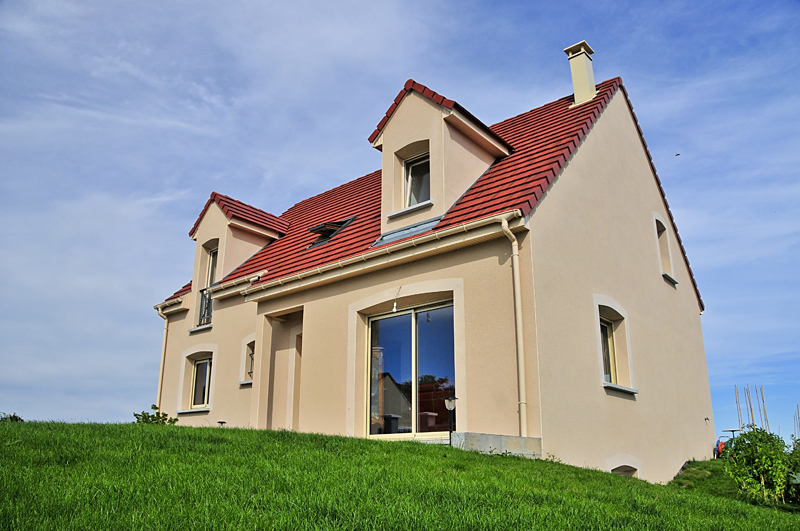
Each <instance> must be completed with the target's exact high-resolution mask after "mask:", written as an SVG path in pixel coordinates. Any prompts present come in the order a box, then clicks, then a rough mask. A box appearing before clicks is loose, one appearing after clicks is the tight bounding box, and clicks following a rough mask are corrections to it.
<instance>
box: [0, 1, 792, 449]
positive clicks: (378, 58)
mask: <svg viewBox="0 0 800 531" xmlns="http://www.w3.org/2000/svg"><path fill="white" fill-rule="evenodd" d="M798 37H800V4H798V3H797V2H752V3H750V2H727V3H717V2H713V3H712V2H708V3H706V2H672V3H669V4H666V5H665V4H662V3H656V2H642V1H637V2H630V3H624V2H613V3H612V2H603V1H593V2H557V3H552V4H551V5H549V6H548V5H545V4H543V3H527V2H526V3H522V2H520V3H513V2H508V3H504V2H492V3H489V2H464V1H460V2H416V1H408V0H407V1H403V2H392V1H383V2H347V1H340V2H335V3H330V2H318V3H317V2H303V1H295V2H291V3H290V2H275V3H273V4H270V3H268V2H228V3H225V4H224V5H223V4H221V3H218V2H185V1H173V2H156V1H152V2H144V1H143V2H124V3H123V2H99V1H98V2H91V1H86V2H73V1H69V0H63V1H40V2H9V1H0V72H2V75H1V76H0V227H2V230H0V248H2V249H3V250H4V253H3V256H4V259H3V260H0V290H2V293H3V296H2V300H3V304H2V305H0V366H1V367H2V370H0V411H7V412H12V411H16V412H17V413H19V414H20V415H22V416H23V417H25V418H30V419H64V420H73V421H87V420H92V421H113V422H115V421H129V420H132V415H131V413H132V412H133V411H141V410H142V409H145V408H147V407H148V406H149V405H150V404H151V403H152V402H153V401H154V400H155V393H156V384H157V379H158V364H159V355H160V345H161V331H162V321H161V319H160V318H159V317H158V316H157V315H156V313H155V311H153V310H152V305H153V304H155V303H157V302H159V301H161V300H163V299H164V298H165V297H166V296H168V295H169V294H171V293H172V292H173V291H175V289H177V288H178V287H180V286H181V285H183V284H184V283H185V282H186V281H187V280H188V279H189V276H190V271H191V267H192V257H193V253H194V246H193V243H192V242H191V241H190V240H189V238H188V236H187V231H188V230H189V228H190V227H191V225H192V223H193V222H194V219H195V217H196V216H197V214H198V212H199V210H200V209H201V208H202V205H203V204H204V202H205V200H206V199H207V198H208V195H209V194H210V192H211V191H212V190H216V191H219V192H221V193H224V194H228V195H231V196H233V197H237V198H240V199H243V200H245V201H247V202H250V203H252V204H254V205H257V206H260V207H262V208H264V209H266V210H268V211H271V212H274V213H280V212H282V211H283V210H284V209H286V208H287V207H289V206H291V205H292V204H293V203H295V202H296V201H298V200H300V199H303V198H305V197H308V196H310V195H313V194H315V193H318V192H320V191H323V190H325V189H327V188H330V187H332V186H335V185H337V184H340V183H342V182H345V181H348V180H351V179H353V178H355V177H358V176H361V175H363V174H365V173H368V172H370V171H372V170H374V169H376V168H378V167H379V166H380V155H379V153H378V152H377V151H375V150H373V149H372V148H371V147H370V145H369V143H368V142H367V137H368V136H369V134H370V133H371V132H372V130H373V128H374V127H375V124H376V123H377V122H378V120H379V119H380V118H381V116H382V115H383V113H384V111H385V110H386V108H387V107H388V105H389V104H390V103H391V100H392V99H393V98H394V96H395V95H396V94H397V91H398V90H399V89H400V88H401V87H402V85H403V83H404V82H405V80H406V79H408V78H410V77H413V78H415V79H416V80H418V81H420V82H422V83H424V84H426V85H428V86H430V87H431V88H433V89H434V90H436V91H437V92H440V93H442V94H445V95H446V96H447V97H449V98H452V99H455V100H457V101H458V102H459V103H461V104H462V105H464V106H465V107H467V108H468V109H469V110H470V111H471V112H472V113H473V114H475V115H476V116H478V117H479V118H481V119H482V120H483V121H484V122H486V123H494V122H497V121H499V120H502V119H505V118H508V117H510V116H513V115H516V114H519V113H521V112H524V111H527V110H529V109H531V108H534V107H537V106H539V105H541V104H544V103H546V102H548V101H551V100H553V99H556V98H559V97H561V96H565V95H568V94H570V93H571V92H572V88H571V80H570V75H569V67H568V63H567V59H566V56H565V55H564V53H563V52H562V49H563V48H565V47H566V46H568V45H571V44H573V43H575V42H577V41H580V40H582V39H586V40H587V41H588V42H589V43H590V44H591V45H592V46H593V47H594V49H595V50H596V54H595V56H594V59H595V60H594V68H595V74H596V77H597V79H598V80H603V79H608V78H611V77H615V76H622V78H623V80H624V83H625V85H626V87H627V89H628V91H629V93H630V96H631V99H632V101H633V104H634V107H635V109H636V112H637V115H638V117H639V121H640V123H641V126H642V128H643V130H644V133H645V136H646V138H647V141H648V144H649V146H650V150H651V152H652V154H653V157H654V161H655V164H656V167H657V168H658V171H659V175H660V177H661V178H662V180H663V182H664V186H665V188H666V192H667V197H668V199H669V201H670V204H671V206H672V210H673V213H674V215H675V217H676V220H677V223H678V227H679V229H680V232H681V235H682V237H683V240H684V242H685V245H686V248H687V251H688V254H689V259H690V260H691V263H692V266H693V268H694V271H695V275H696V277H697V281H698V283H699V286H700V290H701V292H702V294H703V297H704V299H705V302H706V307H707V310H706V313H705V315H704V316H703V327H704V332H705V341H706V353H707V359H708V368H709V374H710V379H711V389H712V399H713V401H714V414H715V420H716V427H717V430H718V431H719V430H722V429H725V428H731V427H735V425H736V423H737V422H736V413H735V407H734V402H733V385H734V384H739V385H740V386H741V385H744V384H747V383H749V384H751V385H752V384H760V385H764V389H765V393H766V395H767V406H768V410H769V415H770V424H771V425H772V427H773V429H775V430H777V426H778V425H780V426H781V433H782V435H787V434H788V433H789V432H790V431H791V423H792V414H791V412H792V410H793V409H794V406H795V404H797V403H798V402H800V379H799V378H798V375H800V326H798V322H800V304H799V302H800V277H799V276H798V275H797V263H798V261H800V179H798V177H799V174H800V170H798V168H800V149H798V148H799V147H800V133H798V127H797V123H798V122H800V90H798V86H800V60H798V58H797V55H798V52H797V49H798V41H799V40H800V39H798ZM676 153H680V157H676V156H675V154H676Z"/></svg>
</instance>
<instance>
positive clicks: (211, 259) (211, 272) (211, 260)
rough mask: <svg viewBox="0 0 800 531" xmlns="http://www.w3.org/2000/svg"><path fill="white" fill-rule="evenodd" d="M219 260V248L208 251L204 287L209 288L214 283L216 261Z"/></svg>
mask: <svg viewBox="0 0 800 531" xmlns="http://www.w3.org/2000/svg"><path fill="white" fill-rule="evenodd" d="M218 259H219V247H215V248H213V249H209V250H208V268H207V271H206V285H205V287H209V286H211V284H213V283H214V277H216V276H217V265H218V264H217V261H218Z"/></svg>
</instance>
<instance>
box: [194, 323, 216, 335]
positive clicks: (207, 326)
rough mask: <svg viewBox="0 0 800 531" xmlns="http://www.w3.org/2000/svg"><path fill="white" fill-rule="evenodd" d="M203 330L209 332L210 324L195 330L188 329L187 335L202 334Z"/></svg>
mask: <svg viewBox="0 0 800 531" xmlns="http://www.w3.org/2000/svg"><path fill="white" fill-rule="evenodd" d="M203 330H211V323H208V324H207V325H203V326H198V327H196V328H190V329H189V333H190V334H194V333H195V332H202V331H203Z"/></svg>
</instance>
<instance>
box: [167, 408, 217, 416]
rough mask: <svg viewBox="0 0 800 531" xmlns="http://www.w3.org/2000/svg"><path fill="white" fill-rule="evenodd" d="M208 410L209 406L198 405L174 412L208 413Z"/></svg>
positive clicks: (177, 413)
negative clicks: (194, 407)
mask: <svg viewBox="0 0 800 531" xmlns="http://www.w3.org/2000/svg"><path fill="white" fill-rule="evenodd" d="M209 411H211V408H210V407H198V408H196V409H179V410H178V411H176V412H175V414H176V415H186V414H187V413H208V412H209Z"/></svg>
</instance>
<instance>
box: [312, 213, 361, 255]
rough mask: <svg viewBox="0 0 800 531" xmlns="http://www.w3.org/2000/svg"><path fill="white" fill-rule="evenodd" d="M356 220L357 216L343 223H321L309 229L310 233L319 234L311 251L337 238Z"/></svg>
mask: <svg viewBox="0 0 800 531" xmlns="http://www.w3.org/2000/svg"><path fill="white" fill-rule="evenodd" d="M355 219H356V217H355V216H353V217H352V218H347V219H345V220H342V221H326V222H325V223H320V224H319V225H315V226H313V227H311V228H310V229H308V232H313V233H314V234H319V237H318V238H317V239H316V240H314V241H313V242H312V243H311V245H310V246H309V249H310V248H312V247H316V246H317V245H322V244H323V243H327V242H329V241H330V240H331V238H333V237H334V236H336V235H337V234H338V233H339V231H341V230H342V229H344V228H345V227H346V226H348V225H349V224H350V223H351V222H352V221H354V220H355Z"/></svg>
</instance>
